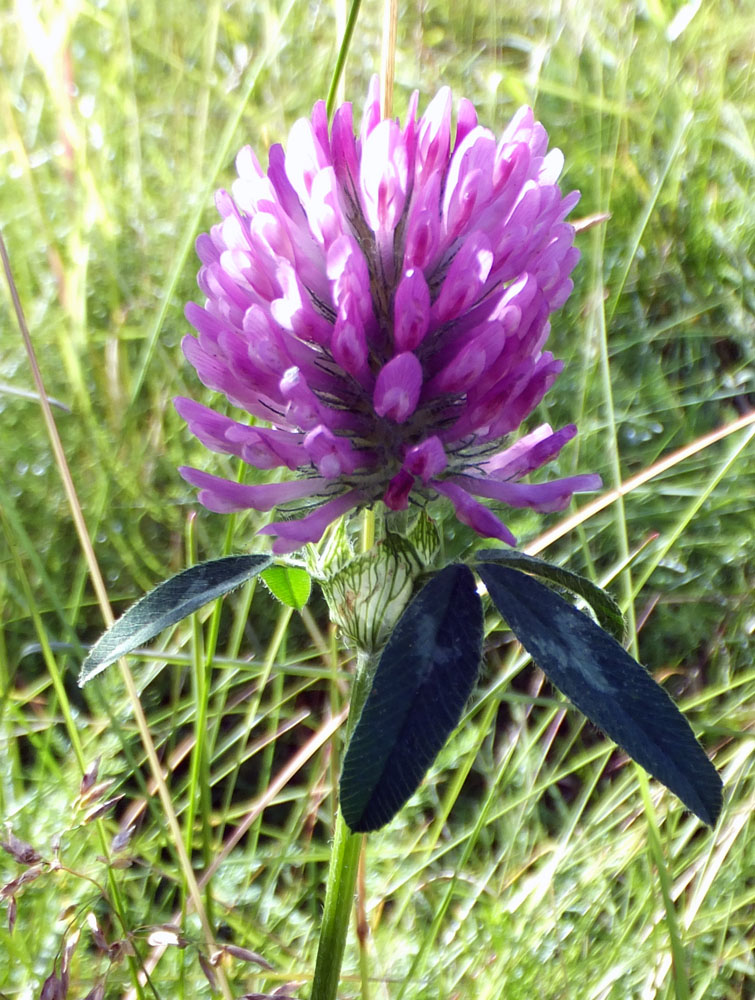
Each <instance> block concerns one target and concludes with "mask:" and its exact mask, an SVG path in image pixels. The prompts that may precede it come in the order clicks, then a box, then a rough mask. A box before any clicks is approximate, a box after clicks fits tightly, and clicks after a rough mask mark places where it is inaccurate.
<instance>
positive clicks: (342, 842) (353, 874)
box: [310, 651, 377, 1000]
mask: <svg viewBox="0 0 755 1000" xmlns="http://www.w3.org/2000/svg"><path fill="white" fill-rule="evenodd" d="M376 663H377V657H376V656H375V655H374V654H372V655H370V654H368V653H365V652H363V651H359V652H358V653H357V667H356V674H355V676H354V684H353V687H352V694H351V707H350V709H349V719H348V722H347V724H346V739H347V742H348V738H349V736H350V735H351V733H352V730H353V729H354V726H355V725H356V722H357V720H358V718H359V713H360V712H361V710H362V705H363V704H364V701H365V699H366V697H367V694H368V693H369V689H370V684H371V683H372V674H373V672H374V668H375V666H376ZM363 839H364V834H361V833H352V832H351V830H349V828H348V826H346V823H345V822H344V819H343V816H342V815H341V810H340V808H339V809H338V812H337V814H336V828H335V835H334V839H333V848H332V850H331V853H330V865H329V868H328V879H327V883H326V887H325V907H324V910H323V915H322V925H321V929H320V938H319V941H318V945H317V960H316V963H315V975H314V979H313V982H312V993H311V994H310V1000H336V995H337V991H338V983H339V982H340V979H341V966H342V964H343V955H344V951H345V949H346V935H347V933H348V930H349V921H350V919H351V913H352V910H353V908H354V893H355V888H356V881H357V874H358V871H359V853H360V851H361V848H362V841H363Z"/></svg>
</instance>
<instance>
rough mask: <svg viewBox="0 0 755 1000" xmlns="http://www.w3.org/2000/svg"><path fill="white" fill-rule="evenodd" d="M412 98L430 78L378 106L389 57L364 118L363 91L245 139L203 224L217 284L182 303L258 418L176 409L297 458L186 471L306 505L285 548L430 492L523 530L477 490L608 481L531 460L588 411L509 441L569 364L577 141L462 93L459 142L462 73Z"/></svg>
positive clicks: (477, 516)
mask: <svg viewBox="0 0 755 1000" xmlns="http://www.w3.org/2000/svg"><path fill="white" fill-rule="evenodd" d="M416 111H417V94H416V93H415V94H414V95H413V97H412V99H411V102H410V105H409V111H408V115H407V120H406V123H405V125H404V126H403V128H402V127H401V126H400V124H399V123H398V122H397V121H394V120H391V119H381V117H380V110H379V101H378V86H377V79H376V78H375V79H373V81H372V83H371V85H370V90H369V94H368V98H367V106H366V109H365V111H364V116H363V119H362V124H361V129H360V132H359V135H358V136H356V137H355V134H354V129H353V126H352V109H351V105H350V104H343V105H341V107H339V108H338V110H337V111H336V113H335V115H334V118H333V122H332V125H331V128H330V130H329V129H328V121H327V115H326V110H325V105H324V103H323V102H322V101H320V102H318V103H317V104H316V105H315V107H314V109H313V112H312V117H311V119H310V120H306V119H302V120H300V121H298V122H297V123H296V124H295V125H294V126H293V128H292V129H291V133H290V135H289V141H288V150H287V152H286V153H284V151H283V149H282V147H281V146H279V145H276V146H273V147H272V148H271V150H270V155H269V167H268V170H267V173H265V171H264V170H262V168H261V167H260V165H259V163H258V161H257V158H256V157H255V155H254V153H253V152H252V150H251V148H250V147H248V146H247V147H245V148H244V149H242V150H241V152H240V153H239V154H238V157H237V160H236V166H237V169H238V175H239V176H238V180H236V181H235V182H234V184H233V187H232V194H229V193H228V192H226V191H222V190H221V191H219V192H218V194H217V198H216V203H217V208H218V211H219V213H220V215H221V216H222V221H221V222H219V223H218V224H217V225H216V226H213V228H212V229H211V231H210V232H209V233H205V234H203V235H201V236H200V237H199V239H198V240H197V252H198V254H199V257H200V259H201V261H202V267H201V268H200V271H199V276H198V282H199V287H200V288H201V290H202V292H203V293H204V295H205V296H206V301H205V304H204V307H201V306H198V305H196V304H194V303H190V304H189V305H188V306H187V308H186V315H187V318H188V319H189V321H190V322H191V324H192V325H193V326H194V327H195V329H196V331H197V334H198V336H197V337H196V338H195V337H191V336H187V337H186V338H185V339H184V341H183V349H184V353H185V355H186V357H187V358H188V360H189V361H190V363H191V364H192V365H193V366H194V367H195V368H196V371H197V374H198V375H199V378H200V379H201V380H202V382H203V383H204V384H205V385H206V386H207V387H208V388H210V389H213V390H216V391H218V392H221V393H223V394H224V395H225V396H226V397H227V398H228V400H229V401H230V402H231V403H232V404H233V405H234V406H236V407H238V408H240V409H242V410H245V411H246V412H247V413H248V414H249V415H250V416H251V417H252V418H254V424H249V423H246V422H239V421H237V420H233V419H231V418H230V417H227V416H223V415H221V414H220V413H216V412H215V411H214V410H212V409H209V408H208V407H206V406H202V405H200V404H199V403H197V402H195V401H193V400H191V399H185V398H179V399H177V400H176V407H177V409H178V412H179V413H180V414H181V416H182V417H183V418H184V419H185V420H186V421H187V422H188V424H189V427H190V429H191V430H192V432H193V433H194V434H195V435H196V436H197V437H198V438H199V440H200V441H202V443H203V444H205V445H206V446H207V447H209V448H211V449H213V450H215V451H219V452H225V453H228V454H231V455H236V456H238V457H239V458H241V459H242V460H243V461H244V462H247V463H248V464H250V465H253V466H256V467H257V468H258V469H273V468H276V467H286V468H288V469H290V470H291V471H292V472H296V473H297V477H296V478H293V479H289V480H287V481H284V482H280V483H267V484H264V485H257V486H253V485H243V484H240V483H236V482H231V481H228V480H225V479H221V478H219V477H217V476H213V475H209V474H208V473H206V472H202V471H200V470H198V469H191V468H182V469H181V474H182V475H183V477H184V479H186V480H187V481H188V482H189V483H191V484H193V485H194V486H196V487H198V488H199V490H200V492H199V499H200V501H201V502H202V503H203V504H204V506H205V507H207V508H209V509H210V510H213V511H219V512H229V511H238V510H243V509H246V508H254V509H256V510H271V509H272V508H274V507H279V508H282V510H283V511H284V512H287V513H289V514H290V513H291V512H292V511H293V510H298V512H301V509H302V508H304V509H305V510H306V513H305V515H304V516H303V517H299V518H296V519H287V520H283V521H278V522H276V523H273V524H268V525H267V526H266V527H265V528H263V529H262V533H263V534H271V535H275V536H277V537H276V541H275V543H274V546H273V550H274V551H275V552H278V553H285V552H291V551H293V550H294V549H296V548H299V547H300V546H301V545H303V544H304V543H306V542H315V541H317V540H318V539H319V538H320V537H321V536H322V534H323V532H324V530H325V529H326V527H327V526H328V525H329V524H330V523H331V522H332V521H334V520H335V519H336V518H338V517H339V516H340V515H342V514H345V513H346V512H347V511H350V510H353V509H356V508H359V507H363V506H365V505H369V504H372V503H374V502H375V501H377V500H380V499H382V500H383V501H384V502H385V504H386V506H387V507H388V508H390V509H391V510H402V509H404V508H406V507H407V506H408V504H409V502H410V499H419V498H424V499H427V498H432V497H433V496H435V495H437V494H440V495H442V496H444V497H447V498H448V499H449V500H450V501H451V503H452V504H453V506H454V508H455V510H456V515H457V517H458V518H459V520H461V521H462V522H464V523H465V524H467V525H469V526H471V527H472V528H473V529H475V530H476V531H477V532H478V533H479V534H480V535H483V536H485V537H494V538H499V539H501V540H503V541H505V542H508V543H509V544H512V545H513V544H515V539H514V537H513V535H512V534H511V532H510V531H509V529H508V528H507V527H506V526H505V525H504V524H503V523H502V522H501V520H500V519H499V518H498V517H497V516H495V514H493V512H492V511H491V510H489V509H488V507H486V506H485V505H484V504H483V503H481V502H480V501H479V500H478V499H476V498H479V497H482V498H486V499H490V500H495V501H499V502H503V503H505V504H508V505H510V506H513V507H530V508H533V509H534V510H538V511H554V510H560V509H562V508H563V507H565V506H566V504H567V503H568V502H569V500H570V498H571V496H572V494H573V493H575V492H578V491H584V490H591V489H595V488H597V487H599V486H600V478H599V477H598V476H595V475H582V476H571V477H569V478H566V479H560V480H555V481H551V482H546V483H540V484H537V485H532V484H527V483H523V482H521V480H522V479H523V477H525V476H526V475H527V474H528V473H530V472H532V471H533V470H535V469H538V468H540V467H541V466H542V465H544V464H545V463H546V462H548V461H550V460H551V459H552V458H554V457H555V456H556V455H557V454H558V452H559V451H560V449H561V448H562V446H563V445H564V444H565V443H566V442H567V441H569V440H570V439H571V438H572V437H573V436H574V434H575V433H576V427H575V426H574V425H569V426H567V427H563V428H561V429H560V430H557V431H553V430H552V429H551V428H550V427H549V426H548V425H547V424H544V425H542V426H540V427H538V428H537V429H536V430H534V431H531V432H530V433H528V434H525V435H524V436H522V437H520V438H519V439H518V440H517V441H515V442H514V443H513V444H512V443H509V442H508V438H509V435H511V434H512V433H513V432H514V431H516V430H517V428H518V427H519V426H520V424H521V423H522V421H523V420H524V419H525V418H526V417H527V416H529V414H530V413H531V412H532V411H533V409H534V408H535V407H536V406H537V405H538V403H539V402H540V401H541V400H542V398H543V396H544V395H545V393H546V392H547V391H548V389H549V388H550V387H551V385H552V384H553V382H554V380H555V379H556V376H557V375H558V373H559V372H560V370H561V368H562V363H561V362H560V361H557V360H555V359H554V358H553V356H552V355H551V354H550V353H549V352H547V351H544V350H543V347H544V345H545V342H546V340H547V339H548V334H549V331H550V322H549V316H550V314H551V313H552V312H553V311H554V310H556V309H558V308H559V307H560V306H562V305H563V303H564V302H565V301H566V299H567V297H568V296H569V293H570V291H571V289H572V282H571V280H570V278H569V275H570V273H571V271H572V269H573V268H574V265H575V264H576V262H577V259H578V257H579V252H578V251H577V249H576V248H575V247H574V245H573V243H574V228H573V227H572V226H571V225H569V224H568V223H567V222H565V221H564V220H565V218H566V216H567V214H568V213H569V212H570V211H571V209H572V208H573V207H574V205H575V204H576V203H577V200H578V198H579V195H578V193H577V192H575V191H573V192H571V193H570V194H568V195H566V196H562V194H561V191H560V189H559V187H558V183H557V181H558V177H559V174H560V172H561V169H562V166H563V155H562V154H561V152H560V151H559V150H558V149H552V150H551V151H550V152H547V143H548V137H547V134H546V132H545V129H544V128H543V126H542V125H541V124H540V123H539V122H536V121H535V120H534V117H533V114H532V111H531V110H530V109H529V108H522V109H520V110H519V111H518V112H517V113H516V115H515V116H514V118H513V120H512V121H511V123H510V124H509V125H508V127H507V128H506V130H505V131H504V133H503V136H502V137H501V138H500V140H498V141H496V139H495V137H494V135H493V134H492V133H491V132H490V131H489V130H488V129H486V128H483V127H482V126H480V125H478V124H477V115H476V113H475V110H474V107H473V106H472V104H471V103H470V102H469V101H467V100H462V101H461V103H460V105H459V108H458V114H457V122H456V135H455V137H454V140H453V145H452V142H451V93H450V90H449V89H448V88H447V87H444V88H442V89H441V90H440V91H439V92H438V93H437V94H436V96H435V98H434V99H433V100H432V102H431V103H430V105H429V107H428V108H427V110H426V111H425V113H424V114H423V115H422V117H421V118H419V119H417V116H416ZM258 422H259V423H258Z"/></svg>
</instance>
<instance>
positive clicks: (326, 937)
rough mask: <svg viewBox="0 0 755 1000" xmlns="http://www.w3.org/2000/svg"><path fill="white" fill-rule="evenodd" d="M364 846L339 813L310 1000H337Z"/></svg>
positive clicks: (359, 837) (360, 838) (358, 835)
mask: <svg viewBox="0 0 755 1000" xmlns="http://www.w3.org/2000/svg"><path fill="white" fill-rule="evenodd" d="M361 846H362V834H360V833H352V832H351V830H349V828H348V827H347V826H346V824H345V823H344V820H343V816H342V815H341V810H340V809H339V810H338V815H337V816H336V832H335V839H334V841H333V850H332V852H331V855H330V868H329V870H328V885H327V889H326V890H325V910H324V912H323V915H322V927H321V929H320V940H319V943H318V946H317V962H316V964H315V978H314V981H313V983H312V993H311V995H310V1000H336V994H337V991H338V983H339V982H340V979H341V964H342V962H343V953H344V950H345V948H346V933H347V931H348V929H349V919H350V917H351V910H352V907H353V906H354V888H355V886H356V880H357V870H358V868H359V849H360V847H361Z"/></svg>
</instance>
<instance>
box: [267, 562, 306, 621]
mask: <svg viewBox="0 0 755 1000" xmlns="http://www.w3.org/2000/svg"><path fill="white" fill-rule="evenodd" d="M261 576H262V579H263V580H264V582H265V585H266V586H267V588H268V590H269V591H270V593H271V594H272V595H273V597H277V598H278V600H279V601H280V602H281V604H285V605H286V606H287V607H289V608H294V609H295V610H296V611H301V609H302V608H303V607H304V605H305V604H306V603H307V601H308V600H309V594H310V591H311V590H312V579H311V577H310V575H309V573H308V572H307V571H306V570H305V569H301V568H300V567H299V566H283V565H277V566H269V567H268V568H267V569H266V570H263V571H262V574H261Z"/></svg>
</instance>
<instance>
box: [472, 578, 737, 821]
mask: <svg viewBox="0 0 755 1000" xmlns="http://www.w3.org/2000/svg"><path fill="white" fill-rule="evenodd" d="M475 568H476V570H477V572H478V573H479V574H480V576H481V577H482V580H483V582H484V584H485V586H486V587H487V588H488V593H489V594H490V598H491V600H492V601H493V604H495V606H496V608H497V609H498V611H499V612H500V613H501V615H502V616H503V618H504V620H505V621H506V622H507V624H508V625H509V627H510V629H511V631H512V632H513V633H514V635H515V636H516V637H517V639H518V640H519V641H520V642H521V644H522V645H523V646H524V648H525V649H526V650H527V652H528V653H529V654H530V656H531V657H532V658H533V660H535V662H536V663H537V665H538V666H539V667H540V669H541V670H542V671H543V672H544V673H545V674H546V675H547V676H548V678H549V679H550V680H551V681H552V682H553V684H555V685H556V687H557V688H559V689H560V690H561V691H563V693H564V694H565V695H566V696H567V698H569V700H570V701H572V702H573V703H574V704H575V705H576V706H577V708H578V709H580V711H582V712H583V713H584V714H585V715H586V716H587V718H588V719H590V720H591V721H592V722H594V723H595V725H596V726H599V727H600V728H601V729H602V730H603V731H604V732H605V733H606V734H607V735H608V736H609V737H610V738H611V739H612V740H614V742H616V743H618V744H619V746H620V747H623V748H624V750H626V752H627V753H628V754H629V756H630V757H632V758H634V760H636V761H637V763H638V764H641V765H642V767H644V768H645V770H646V771H648V772H649V773H650V774H652V775H653V777H655V778H657V779H658V780H659V781H661V782H662V783H663V784H664V785H666V787H667V788H670V789H671V791H672V792H674V794H675V795H678V796H679V798H680V799H681V800H682V802H683V803H684V804H685V806H687V808H688V809H689V810H691V811H692V812H693V813H695V815H696V816H699V817H700V819H701V820H702V821H703V823H707V824H708V825H709V826H713V825H714V824H715V822H716V820H717V819H718V815H719V813H720V811H721V789H722V785H721V779H720V778H719V776H718V773H717V772H716V769H715V767H714V766H713V764H712V763H711V762H710V761H709V760H708V757H707V756H706V754H705V751H704V750H703V748H702V747H701V746H700V744H699V743H698V742H697V740H696V739H695V736H694V734H693V732H692V729H691V728H690V725H689V723H688V722H687V720H686V719H685V718H684V716H683V715H682V713H681V712H680V711H679V709H678V708H677V707H676V705H675V704H674V703H673V701H672V700H671V698H670V697H669V696H668V695H667V694H666V692H665V691H664V690H663V688H662V687H660V685H658V684H656V682H655V681H654V680H653V678H652V677H651V676H650V674H649V673H648V672H647V670H645V668H644V667H642V666H641V665H640V664H639V663H637V662H636V661H635V660H633V659H632V657H631V656H630V655H629V654H628V653H627V652H626V650H625V649H624V648H623V647H622V646H620V645H619V643H618V642H616V640H615V639H613V638H611V636H610V635H608V634H607V633H606V632H604V631H603V629H601V628H599V627H598V626H597V625H596V624H595V623H594V622H593V621H592V620H591V619H590V618H588V617H587V615H585V614H583V613H582V612H581V611H578V610H577V609H576V608H575V607H573V606H572V605H571V604H568V603H567V602H566V601H564V600H563V599H562V598H561V597H559V596H558V595H557V594H555V593H554V592H553V591H552V590H550V589H549V588H548V587H546V586H544V585H543V584H542V583H539V582H538V581H537V580H534V579H533V578H532V577H531V576H528V575H527V574H526V573H521V572H519V571H518V570H512V569H506V568H505V567H503V566H499V565H495V564H494V563H482V564H480V565H478V566H476V567H475Z"/></svg>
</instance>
